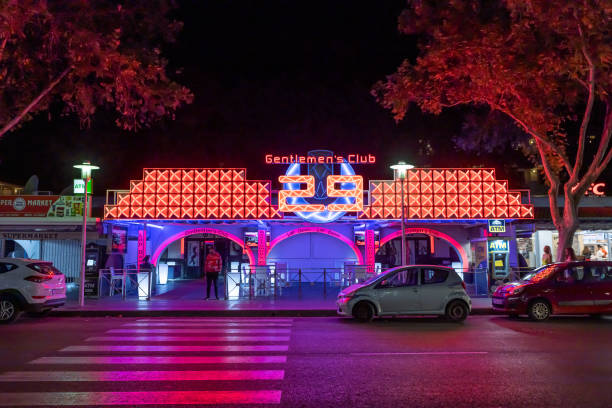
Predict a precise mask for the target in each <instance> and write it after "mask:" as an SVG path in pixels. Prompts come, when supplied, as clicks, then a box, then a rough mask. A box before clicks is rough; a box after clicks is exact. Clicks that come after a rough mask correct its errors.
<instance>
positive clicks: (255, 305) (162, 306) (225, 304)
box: [51, 296, 496, 317]
mask: <svg viewBox="0 0 612 408" xmlns="http://www.w3.org/2000/svg"><path fill="white" fill-rule="evenodd" d="M472 314H473V315H486V314H496V312H495V311H494V310H492V308H491V299H490V298H473V299H472ZM51 315H52V316H86V317H94V316H98V317H99V316H124V317H142V316H243V317H249V316H253V317H255V316H304V317H320V316H336V305H335V297H333V298H328V299H303V300H300V299H281V300H279V299H277V300H274V299H269V298H255V299H251V300H248V299H245V300H203V299H164V298H163V296H160V297H154V298H153V299H151V300H150V301H146V300H136V299H128V300H121V298H120V297H119V296H116V297H114V298H108V297H106V298H101V299H86V300H85V306H84V307H83V308H81V307H79V305H78V303H77V302H75V301H69V302H68V303H67V304H66V305H64V306H62V307H61V308H58V309H55V310H53V311H52V312H51Z"/></svg>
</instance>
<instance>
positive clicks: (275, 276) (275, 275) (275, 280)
mask: <svg viewBox="0 0 612 408" xmlns="http://www.w3.org/2000/svg"><path fill="white" fill-rule="evenodd" d="M277 286H278V276H277V274H276V268H274V299H276V288H277Z"/></svg>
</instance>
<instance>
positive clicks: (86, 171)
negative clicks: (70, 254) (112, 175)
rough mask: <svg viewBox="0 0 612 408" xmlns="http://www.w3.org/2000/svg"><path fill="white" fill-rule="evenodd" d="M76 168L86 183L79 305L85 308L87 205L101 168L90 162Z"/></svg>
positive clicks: (77, 165)
mask: <svg viewBox="0 0 612 408" xmlns="http://www.w3.org/2000/svg"><path fill="white" fill-rule="evenodd" d="M74 167H75V168H77V169H81V178H82V179H83V181H84V182H85V202H84V203H83V228H82V230H83V231H82V242H81V279H80V286H79V305H80V306H81V307H83V306H85V263H86V261H85V246H86V245H87V216H88V215H89V214H88V213H89V209H88V205H87V189H88V187H89V182H90V181H91V171H92V170H98V169H99V168H100V167H98V166H94V165H92V164H91V163H90V162H89V161H88V160H87V161H84V162H83V164H76V165H74Z"/></svg>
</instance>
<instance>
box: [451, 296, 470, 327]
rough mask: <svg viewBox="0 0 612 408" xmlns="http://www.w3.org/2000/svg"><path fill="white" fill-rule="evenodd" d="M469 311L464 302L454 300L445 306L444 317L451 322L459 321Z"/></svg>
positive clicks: (463, 318) (465, 316)
mask: <svg viewBox="0 0 612 408" xmlns="http://www.w3.org/2000/svg"><path fill="white" fill-rule="evenodd" d="M469 313H470V311H469V309H468V307H467V305H466V304H465V302H462V301H461V300H454V301H452V302H451V303H450V304H449V305H448V306H447V307H446V318H447V319H448V320H450V321H451V322H455V323H461V322H462V321H464V320H465V319H467V317H468V314H469Z"/></svg>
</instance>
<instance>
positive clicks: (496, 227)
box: [489, 220, 506, 233]
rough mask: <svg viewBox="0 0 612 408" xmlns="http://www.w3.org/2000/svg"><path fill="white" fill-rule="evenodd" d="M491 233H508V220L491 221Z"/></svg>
mask: <svg viewBox="0 0 612 408" xmlns="http://www.w3.org/2000/svg"><path fill="white" fill-rule="evenodd" d="M489 232H492V233H496V232H506V220H489Z"/></svg>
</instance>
